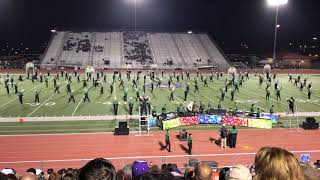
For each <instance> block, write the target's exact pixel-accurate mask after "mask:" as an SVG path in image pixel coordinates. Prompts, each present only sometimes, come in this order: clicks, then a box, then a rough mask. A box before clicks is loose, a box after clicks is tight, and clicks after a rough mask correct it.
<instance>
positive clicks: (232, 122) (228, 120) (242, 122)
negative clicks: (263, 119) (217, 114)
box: [222, 116, 248, 126]
mask: <svg viewBox="0 0 320 180" xmlns="http://www.w3.org/2000/svg"><path fill="white" fill-rule="evenodd" d="M222 123H223V124H225V125H227V126H248V119H247V118H241V117H233V116H223V117H222Z"/></svg>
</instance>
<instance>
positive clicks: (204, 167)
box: [192, 162, 212, 180]
mask: <svg viewBox="0 0 320 180" xmlns="http://www.w3.org/2000/svg"><path fill="white" fill-rule="evenodd" d="M211 175H212V170H211V167H210V166H209V165H208V164H207V163H203V162H201V163H199V164H197V166H196V168H195V170H194V176H193V178H192V179H194V180H211Z"/></svg>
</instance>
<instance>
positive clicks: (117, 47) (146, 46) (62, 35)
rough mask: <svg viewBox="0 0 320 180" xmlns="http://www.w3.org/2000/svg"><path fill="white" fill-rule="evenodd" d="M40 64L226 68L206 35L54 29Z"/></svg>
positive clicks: (106, 66)
mask: <svg viewBox="0 0 320 180" xmlns="http://www.w3.org/2000/svg"><path fill="white" fill-rule="evenodd" d="M41 65H42V67H56V66H66V67H74V66H77V67H81V68H84V67H86V66H88V65H92V66H94V67H99V68H108V67H109V68H123V67H127V68H137V67H138V68H139V67H142V66H151V65H152V66H153V65H155V66H156V67H161V68H194V67H208V66H215V67H220V68H227V67H229V63H228V61H227V59H226V58H225V56H224V55H223V53H222V52H221V51H220V50H219V47H217V45H216V44H215V42H213V41H212V40H211V39H210V37H209V36H208V35H207V34H197V33H193V34H188V33H147V32H143V31H137V32H134V31H124V32H120V31H118V32H71V31H57V32H56V33H54V35H53V36H52V38H51V40H50V42H49V44H48V47H47V49H46V51H45V53H44V55H43V58H42V63H41Z"/></svg>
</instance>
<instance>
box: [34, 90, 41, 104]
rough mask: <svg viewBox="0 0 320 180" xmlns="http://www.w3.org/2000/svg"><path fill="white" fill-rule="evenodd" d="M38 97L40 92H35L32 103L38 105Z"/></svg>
mask: <svg viewBox="0 0 320 180" xmlns="http://www.w3.org/2000/svg"><path fill="white" fill-rule="evenodd" d="M39 95H40V91H39V90H36V93H35V95H34V103H40V99H39Z"/></svg>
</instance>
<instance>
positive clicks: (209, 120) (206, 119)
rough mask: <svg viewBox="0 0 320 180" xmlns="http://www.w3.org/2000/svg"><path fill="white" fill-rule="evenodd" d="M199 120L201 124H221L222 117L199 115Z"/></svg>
mask: <svg viewBox="0 0 320 180" xmlns="http://www.w3.org/2000/svg"><path fill="white" fill-rule="evenodd" d="M198 119H199V124H221V119H222V116H218V115H207V114H199V115H198Z"/></svg>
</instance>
